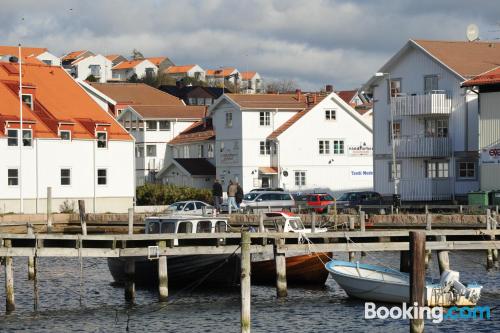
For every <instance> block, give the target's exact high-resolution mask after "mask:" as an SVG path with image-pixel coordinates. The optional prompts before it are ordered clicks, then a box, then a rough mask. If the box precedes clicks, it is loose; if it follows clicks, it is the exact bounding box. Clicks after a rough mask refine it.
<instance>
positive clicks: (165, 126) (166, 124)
mask: <svg viewBox="0 0 500 333" xmlns="http://www.w3.org/2000/svg"><path fill="white" fill-rule="evenodd" d="M158 124H159V125H160V131H170V121H168V120H160V121H159V122H158Z"/></svg>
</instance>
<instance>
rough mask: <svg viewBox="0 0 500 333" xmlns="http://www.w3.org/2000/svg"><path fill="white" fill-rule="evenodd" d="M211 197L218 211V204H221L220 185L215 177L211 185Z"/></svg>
mask: <svg viewBox="0 0 500 333" xmlns="http://www.w3.org/2000/svg"><path fill="white" fill-rule="evenodd" d="M212 197H213V199H214V207H215V210H216V211H218V212H220V208H221V207H220V206H221V204H222V185H221V184H220V182H219V180H218V179H216V180H215V182H214V184H213V185H212Z"/></svg>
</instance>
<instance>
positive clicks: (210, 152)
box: [207, 143, 214, 158]
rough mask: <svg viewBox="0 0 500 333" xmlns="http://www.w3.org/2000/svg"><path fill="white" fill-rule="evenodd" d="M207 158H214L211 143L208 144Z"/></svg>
mask: <svg viewBox="0 0 500 333" xmlns="http://www.w3.org/2000/svg"><path fill="white" fill-rule="evenodd" d="M207 157H208V158H214V144H213V143H209V144H208V154H207Z"/></svg>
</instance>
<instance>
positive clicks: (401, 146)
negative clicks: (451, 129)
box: [394, 136, 451, 158]
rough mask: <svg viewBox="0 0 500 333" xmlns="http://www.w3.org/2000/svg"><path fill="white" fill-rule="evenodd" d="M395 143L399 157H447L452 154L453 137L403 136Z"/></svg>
mask: <svg viewBox="0 0 500 333" xmlns="http://www.w3.org/2000/svg"><path fill="white" fill-rule="evenodd" d="M394 144H395V148H396V156H397V157H399V158H407V157H446V156H450V154H451V139H450V138H448V137H444V138H440V137H426V136H413V137H402V138H398V139H395V140H394Z"/></svg>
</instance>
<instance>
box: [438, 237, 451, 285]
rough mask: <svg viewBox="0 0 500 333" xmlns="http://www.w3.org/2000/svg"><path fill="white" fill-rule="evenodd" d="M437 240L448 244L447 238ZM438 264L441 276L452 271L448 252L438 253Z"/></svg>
mask: <svg viewBox="0 0 500 333" xmlns="http://www.w3.org/2000/svg"><path fill="white" fill-rule="evenodd" d="M437 240H438V241H440V242H446V236H438V237H437ZM437 256H438V264H439V274H440V275H441V274H443V272H444V271H446V270H449V269H450V258H449V256H448V251H437Z"/></svg>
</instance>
